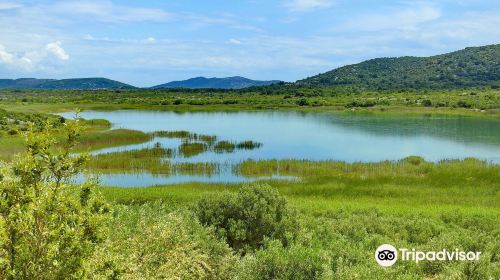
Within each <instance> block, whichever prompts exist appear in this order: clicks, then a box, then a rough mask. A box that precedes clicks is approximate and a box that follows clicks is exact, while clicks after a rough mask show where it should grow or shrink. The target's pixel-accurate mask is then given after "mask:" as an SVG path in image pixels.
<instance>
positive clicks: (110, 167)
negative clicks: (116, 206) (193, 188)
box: [86, 145, 219, 176]
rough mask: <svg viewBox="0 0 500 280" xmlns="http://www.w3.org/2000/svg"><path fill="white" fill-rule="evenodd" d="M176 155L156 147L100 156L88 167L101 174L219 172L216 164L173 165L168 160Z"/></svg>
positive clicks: (91, 170) (194, 173)
mask: <svg viewBox="0 0 500 280" xmlns="http://www.w3.org/2000/svg"><path fill="white" fill-rule="evenodd" d="M174 155H175V151H174V150H172V149H164V148H161V147H160V146H159V145H155V147H153V148H147V149H142V150H131V151H123V152H112V153H106V154H98V155H95V156H93V157H91V160H90V161H89V162H88V163H87V166H86V167H87V169H88V170H89V171H90V172H96V173H100V174H115V173H142V172H148V173H151V174H156V175H175V174H184V175H206V176H211V175H213V174H215V173H216V172H218V171H219V166H218V164H216V163H204V162H197V163H171V162H170V161H169V160H168V159H169V158H172V157H174Z"/></svg>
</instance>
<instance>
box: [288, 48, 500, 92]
mask: <svg viewBox="0 0 500 280" xmlns="http://www.w3.org/2000/svg"><path fill="white" fill-rule="evenodd" d="M296 84H298V85H307V86H328V87H332V86H357V87H361V88H367V89H374V90H379V89H412V88H413V89H450V88H463V87H477V86H493V87H499V86H500V44H496V45H488V46H483V47H471V48H466V49H463V50H459V51H455V52H451V53H447V54H442V55H436V56H430V57H410V56H406V57H398V58H376V59H372V60H367V61H364V62H361V63H358V64H353V65H347V66H343V67H340V68H337V69H335V70H332V71H329V72H326V73H323V74H319V75H316V76H313V77H310V78H307V79H304V80H299V81H297V82H296Z"/></svg>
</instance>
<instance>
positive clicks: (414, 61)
mask: <svg viewBox="0 0 500 280" xmlns="http://www.w3.org/2000/svg"><path fill="white" fill-rule="evenodd" d="M279 82H280V81H276V80H273V81H255V80H250V79H247V78H244V77H238V76H236V77H228V78H204V77H197V78H192V79H188V80H184V81H174V82H169V83H166V84H161V85H157V86H153V87H151V89H160V88H189V89H203V88H215V89H242V88H247V87H252V86H267V85H271V84H276V83H279ZM294 84H295V85H297V86H321V87H337V86H353V87H358V88H364V89H370V90H386V89H389V90H398V89H453V88H465V87H478V86H480V87H482V86H491V87H496V88H500V44H496V45H488V46H483V47H472V48H466V49H463V50H459V51H455V52H451V53H447V54H442V55H436V56H430V57H413V56H405V57H397V58H376V59H371V60H367V61H364V62H361V63H358V64H352V65H347V66H343V67H340V68H337V69H334V70H332V71H329V72H326V73H323V74H319V75H316V76H313V77H310V78H306V79H303V80H299V81H297V82H295V83H294ZM278 86H279V85H278ZM2 88H10V89H135V88H136V87H134V86H131V85H128V84H124V83H121V82H118V81H114V80H110V79H106V78H84V79H64V80H51V79H31V78H25V79H17V80H11V79H0V89H2Z"/></svg>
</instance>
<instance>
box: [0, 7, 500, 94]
mask: <svg viewBox="0 0 500 280" xmlns="http://www.w3.org/2000/svg"><path fill="white" fill-rule="evenodd" d="M495 43H500V1H498V0H495V1H481V0H463V1H461V0H441V1H386V0H378V1H361V0H345V1H344V0H239V1H234V0H211V1H194V0H182V1H160V0H144V1H132V0H129V1H125V0H123V1H118V0H115V1H111V0H102V1H96V0H90V1H86V0H83V1H72V0H66V1H29V0H26V1H12V0H0V78H23V77H31V78H53V79H62V78H76V77H106V78H110V79H114V80H119V81H121V82H125V83H128V84H132V85H134V86H153V85H156V84H161V83H165V82H169V81H172V80H183V79H187V78H192V77H198V76H205V77H228V76H245V77H248V78H251V79H258V80H283V81H295V80H298V79H302V78H305V77H309V76H313V75H316V74H318V73H322V72H325V71H328V70H331V69H334V68H336V67H339V66H343V65H346V64H352V63H358V62H361V61H363V60H366V59H371V58H376V57H394V56H406V55H412V56H429V55H436V54H441V53H446V52H450V51H454V50H458V49H462V48H465V47H470V46H481V45H488V44H495Z"/></svg>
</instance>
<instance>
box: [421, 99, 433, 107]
mask: <svg viewBox="0 0 500 280" xmlns="http://www.w3.org/2000/svg"><path fill="white" fill-rule="evenodd" d="M422 105H423V106H424V107H432V101H431V100H429V99H424V100H422Z"/></svg>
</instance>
